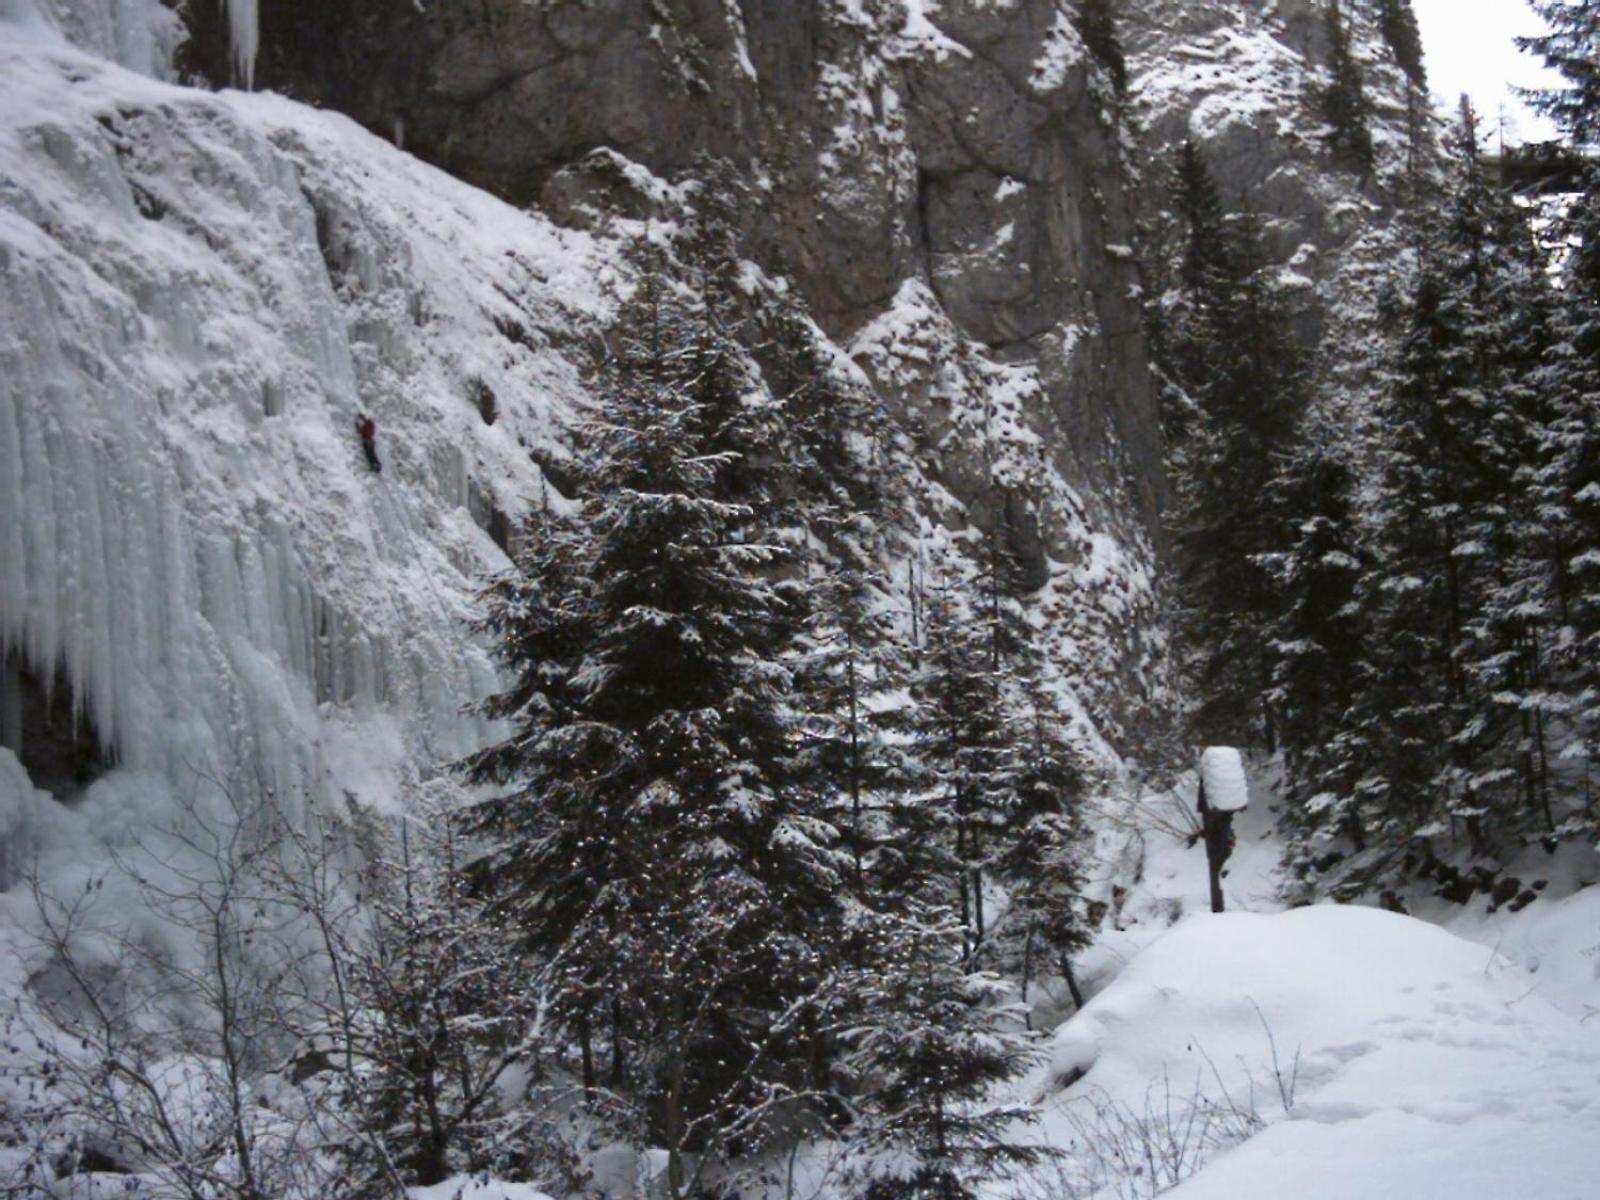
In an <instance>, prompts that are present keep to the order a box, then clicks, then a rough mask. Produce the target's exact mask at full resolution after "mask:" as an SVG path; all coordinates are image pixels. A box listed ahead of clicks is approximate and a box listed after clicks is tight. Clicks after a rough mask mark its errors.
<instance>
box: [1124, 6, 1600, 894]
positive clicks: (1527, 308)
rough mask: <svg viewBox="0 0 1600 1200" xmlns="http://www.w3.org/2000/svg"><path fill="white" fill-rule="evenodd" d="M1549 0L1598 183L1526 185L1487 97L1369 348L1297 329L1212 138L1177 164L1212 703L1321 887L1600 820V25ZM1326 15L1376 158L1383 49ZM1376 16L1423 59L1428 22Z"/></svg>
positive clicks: (1350, 110) (1412, 230)
mask: <svg viewBox="0 0 1600 1200" xmlns="http://www.w3.org/2000/svg"><path fill="white" fill-rule="evenodd" d="M1535 7H1536V8H1538V10H1539V11H1540V13H1541V15H1542V16H1544V17H1545V19H1546V20H1547V21H1548V22H1549V23H1550V27H1551V32H1550V33H1549V34H1548V35H1547V36H1543V37H1539V38H1533V39H1529V40H1528V43H1527V48H1528V49H1529V50H1531V51H1533V52H1536V53H1538V54H1541V55H1543V56H1544V58H1545V60H1546V61H1547V62H1549V63H1550V64H1551V66H1552V67H1554V68H1555V69H1556V70H1557V71H1559V72H1561V74H1562V75H1563V76H1564V77H1565V78H1566V80H1567V82H1568V85H1569V86H1568V87H1566V88H1565V89H1562V90H1557V91H1553V92H1549V93H1545V94H1543V95H1541V96H1539V97H1537V98H1536V102H1537V103H1538V104H1539V106H1540V107H1541V109H1542V110H1543V111H1544V112H1546V113H1547V114H1549V115H1550V116H1551V117H1553V118H1554V119H1555V120H1556V122H1557V123H1558V124H1559V126H1560V128H1561V130H1562V131H1563V133H1564V135H1565V138H1566V152H1567V153H1569V154H1571V155H1572V156H1574V160H1575V161H1577V162H1580V163H1581V164H1582V167H1581V178H1582V179H1583V180H1584V183H1583V190H1582V191H1581V192H1579V193H1578V194H1575V195H1573V194H1563V195H1561V196H1559V197H1557V198H1555V199H1553V200H1552V199H1551V198H1549V197H1538V196H1535V197H1521V196H1517V195H1514V194H1513V193H1512V192H1511V191H1509V190H1508V189H1506V188H1504V187H1502V186H1501V184H1500V181H1499V178H1498V177H1497V175H1496V174H1495V171H1494V170H1493V169H1492V167H1491V165H1490V164H1489V163H1488V162H1486V150H1485V145H1486V141H1487V136H1486V134H1485V131H1484V129H1483V128H1482V126H1481V124H1480V122H1479V119H1478V117H1477V115H1476V114H1475V113H1474V112H1473V111H1472V108H1471V106H1470V104H1469V103H1468V102H1467V101H1466V100H1465V99H1463V101H1462V104H1461V107H1460V110H1459V113H1458V114H1457V116H1456V118H1455V120H1454V122H1453V124H1452V125H1451V126H1450V127H1448V128H1447V129H1446V131H1445V133H1444V136H1443V138H1442V146H1441V153H1440V154H1439V156H1438V157H1437V159H1435V158H1434V157H1432V155H1431V152H1430V151H1428V150H1427V149H1426V148H1424V149H1422V150H1419V151H1413V153H1412V159H1413V161H1412V162H1411V163H1410V164H1409V167H1408V180H1407V187H1406V194H1405V196H1404V197H1403V198H1402V199H1401V202H1400V209H1399V212H1398V216H1397V220H1396V222H1395V225H1394V231H1393V234H1392V237H1391V238H1390V239H1389V240H1388V241H1387V242H1386V244H1385V245H1384V247H1383V252H1384V253H1385V254H1386V255H1388V256H1389V259H1390V262H1389V265H1388V266H1387V267H1386V268H1385V269H1384V271H1383V272H1382V275H1381V285H1380V287H1379V289H1378V294H1377V296H1376V298H1375V301H1374V302H1373V307H1374V315H1375V316H1376V318H1377V319H1376V321H1375V322H1374V334H1373V336H1372V337H1371V338H1370V339H1369V340H1367V341H1366V342H1364V343H1363V344H1359V345H1354V346H1336V347H1331V348H1330V347H1326V346H1325V347H1323V348H1322V350H1321V352H1320V355H1313V354H1311V353H1308V352H1307V351H1306V350H1305V348H1304V347H1303V346H1302V345H1300V344H1297V342H1296V341H1295V339H1294V337H1293V334H1292V331H1291V330H1290V328H1289V326H1288V322H1287V318H1286V316H1285V314H1286V313H1287V312H1289V311H1290V309H1291V306H1290V305H1288V304H1285V303H1281V302H1280V301H1279V300H1278V298H1276V297H1275V296H1274V286H1275V280H1274V277H1273V273H1272V272H1271V271H1270V270H1268V269H1267V267H1266V264H1265V262H1264V257H1263V253H1262V250H1261V247H1260V244H1259V238H1258V236H1257V234H1256V233H1255V230H1254V228H1253V224H1252V218H1251V217H1250V215H1249V214H1246V213H1230V212H1227V211H1225V210H1224V208H1223V206H1222V204H1221V202H1220V201H1219V200H1218V197H1217V193H1216V189H1215V187H1214V185H1213V184H1212V183H1211V180H1210V177H1209V175H1208V171H1207V165H1206V163H1205V162H1204V160H1203V156H1202V155H1201V154H1200V152H1199V151H1197V150H1196V149H1195V148H1194V147H1193V146H1186V147H1185V148H1184V154H1183V158H1182V162H1181V164H1180V166H1179V169H1178V173H1177V179H1176V183H1175V187H1174V203H1175V208H1176V211H1177V213H1178V214H1179V216H1180V218H1181V225H1182V229H1183V231H1184V240H1183V251H1182V263H1181V268H1180V272H1179V281H1178V285H1177V286H1176V287H1175V288H1174V289H1173V290H1172V291H1170V292H1169V293H1168V294H1167V295H1166V297H1164V298H1163V301H1162V302H1161V303H1159V304H1158V305H1156V306H1155V308H1154V317H1155V319H1156V321H1157V323H1158V330H1159V333H1160V345H1161V348H1162V355H1163V360H1164V362H1165V365H1166V371H1167V375H1168V380H1169V391H1168V406H1169V411H1170V412H1171V414H1172V415H1171V416H1170V417H1169V421H1168V425H1169V428H1170V430H1171V432H1172V439H1171V444H1170V453H1171V456H1172V465H1173V471H1174V474H1175V475H1176V477H1177V479H1178V481H1179V489H1180V494H1181V501H1180V505H1179V510H1178V513H1177V516H1176V519H1175V522H1174V527H1175V530H1176V536H1177V540H1178V561H1179V566H1180V571H1181V575H1182V579H1181V584H1180V595H1181V599H1180V606H1181V608H1182V611H1183V620H1184V623H1185V628H1186V630H1187V643H1188V646H1189V654H1190V667H1191V668H1192V678H1193V680H1194V682H1195V689H1196V690H1195V693H1194V713H1193V727H1194V729H1195V732H1196V735H1197V737H1198V738H1199V739H1200V740H1201V741H1221V742H1226V743H1237V744H1240V745H1248V746H1252V747H1256V748H1257V749H1259V750H1261V751H1263V752H1265V753H1269V754H1270V753H1281V754H1282V756H1283V762H1284V767H1285V795H1284V800H1285V812H1284V821H1285V822H1286V824H1287V827H1288V830H1289V832H1290V834H1291V845H1292V847H1293V849H1292V851H1291V853H1292V855H1293V867H1294V871H1295V874H1296V876H1297V877H1298V878H1300V879H1301V880H1302V881H1303V882H1304V884H1305V886H1306V887H1307V889H1312V888H1315V887H1318V886H1332V887H1334V889H1335V891H1336V892H1337V893H1343V894H1347V895H1352V896H1353V895H1357V894H1361V893H1363V892H1367V891H1369V890H1370V889H1372V888H1375V887H1379V886H1383V885H1389V884H1393V883H1395V882H1397V881H1399V880H1401V879H1403V878H1408V877H1414V875H1415V873H1416V872H1418V871H1419V870H1422V871H1425V870H1427V869H1428V868H1429V867H1430V865H1431V860H1432V858H1433V856H1435V855H1437V854H1452V853H1455V852H1457V851H1459V850H1462V849H1465V850H1466V851H1468V852H1469V853H1470V854H1471V855H1473V856H1477V857H1481V858H1483V859H1485V860H1487V861H1493V860H1495V859H1496V858H1497V857H1502V856H1505V855H1507V854H1509V853H1511V852H1513V851H1514V850H1515V849H1516V848H1517V847H1519V846H1521V845H1525V844H1527V843H1529V842H1531V841H1536V840H1537V841H1542V842H1544V843H1546V844H1547V845H1549V846H1550V847H1552V848H1553V847H1554V845H1555V844H1556V843H1557V842H1559V841H1561V840H1563V839H1570V838H1580V837H1582V838H1586V837H1592V836H1593V834H1594V830H1595V827H1596V825H1595V823H1596V819H1597V814H1596V808H1595V804H1594V796H1593V790H1592V781H1591V774H1592V763H1593V759H1594V754H1595V751H1596V741H1595V737H1596V732H1595V727H1594V721H1595V718H1596V716H1597V715H1600V707H1597V704H1596V699H1597V696H1596V690H1595V685H1596V679H1595V675H1594V671H1593V668H1592V662H1591V660H1592V658H1593V654H1594V649H1595V647H1596V645H1597V644H1600V643H1597V642H1596V637H1597V634H1600V625H1597V624H1596V621H1597V620H1600V615H1597V610H1596V607H1595V601H1594V596H1593V595H1592V592H1593V579H1594V562H1595V561H1596V553H1597V547H1596V544H1595V525H1594V520H1595V514H1596V509H1595V500H1596V493H1595V483H1596V481H1595V476H1594V471H1595V463H1594V455H1595V445H1596V443H1595V434H1594V430H1595V427H1596V421H1597V416H1600V409H1597V408H1596V401H1597V397H1600V391H1597V383H1600V379H1597V376H1596V363H1597V361H1600V359H1597V351H1600V342H1597V341H1596V336H1597V330H1600V325H1597V321H1596V315H1597V312H1600V308H1597V305H1600V291H1597V289H1596V278H1597V277H1596V270H1595V265H1594V264H1595V262H1596V261H1597V254H1600V226H1597V225H1596V214H1597V211H1600V194H1597V192H1596V174H1595V165H1594V151H1593V147H1594V145H1595V142H1596V124H1595V122H1596V119H1597V118H1596V113H1597V111H1600V107H1597V106H1600V94H1597V93H1596V81H1595V29H1596V22H1597V20H1600V18H1597V16H1596V10H1595V7H1594V6H1593V5H1582V4H1566V3H1547V4H1539V5H1536V6H1535ZM1327 13H1328V31H1329V38H1330V42H1331V43H1332V45H1333V47H1334V62H1335V70H1334V72H1333V79H1332V82H1331V83H1330V85H1329V87H1328V89H1327V91H1326V93H1325V94H1324V114H1325V117H1326V120H1327V123H1328V131H1329V132H1328V139H1329V145H1330V147H1331V148H1332V149H1334V150H1335V151H1336V152H1337V153H1338V154H1339V155H1340V157H1341V159H1342V160H1343V161H1344V162H1346V164H1347V169H1349V170H1352V171H1358V170H1365V169H1367V167H1368V166H1369V165H1370V156H1371V137H1370V135H1369V133H1368V132H1367V129H1366V117H1365V114H1366V112H1367V109H1368V104H1367V102H1366V100H1365V97H1364V92H1363V87H1362V81H1361V73H1360V68H1359V67H1358V66H1357V65H1356V64H1355V62H1354V61H1353V60H1352V59H1350V57H1349V54H1348V39H1347V37H1346V35H1345V33H1344V30H1343V26H1342V25H1341V23H1340V17H1339V8H1338V5H1337V4H1335V5H1332V6H1330V7H1329V8H1328V9H1327ZM1383 17H1384V23H1383V25H1382V29H1383V32H1384V35H1385V37H1386V38H1388V39H1389V41H1390V44H1391V46H1392V49H1393V52H1394V54H1395V56H1396V59H1397V60H1398V61H1399V62H1400V63H1401V65H1402V66H1404V67H1405V69H1406V71H1407V74H1408V75H1409V76H1411V77H1412V79H1413V80H1415V81H1417V82H1418V83H1420V82H1421V80H1422V79H1423V75H1422V70H1421V66H1420V60H1419V58H1418V56H1417V43H1416V33H1415V23H1414V20H1413V19H1412V18H1410V16H1409V15H1408V13H1407V11H1406V6H1404V5H1385V6H1384V13H1383ZM1364 300H1365V298H1364V297H1350V298H1341V299H1340V300H1339V301H1338V302H1339V303H1344V304H1359V303H1362V302H1364ZM1352 364H1354V365H1353V367H1352ZM1352 380H1354V381H1356V382H1355V383H1354V384H1353V383H1352Z"/></svg>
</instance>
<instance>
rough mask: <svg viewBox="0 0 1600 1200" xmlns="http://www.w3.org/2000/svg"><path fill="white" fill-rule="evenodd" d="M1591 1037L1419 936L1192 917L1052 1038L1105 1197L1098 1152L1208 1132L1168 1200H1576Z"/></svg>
mask: <svg viewBox="0 0 1600 1200" xmlns="http://www.w3.org/2000/svg"><path fill="white" fill-rule="evenodd" d="M1592 1024H1593V1023H1592V1022H1591V1023H1590V1026H1586V1025H1585V1024H1584V1023H1583V1021H1582V1020H1580V1019H1578V1018H1575V1017H1573V1016H1571V1015H1569V1014H1567V1013H1563V1012H1561V1011H1560V1010H1559V1009H1557V1008H1556V1007H1554V1006H1553V1005H1551V1004H1550V1003H1548V1002H1547V1001H1546V1000H1544V999H1543V997H1541V996H1540V995H1538V994H1537V993H1536V991H1535V990H1534V985H1533V981H1532V980H1531V979H1530V978H1529V977H1528V976H1527V975H1525V974H1524V973H1523V972H1522V971H1521V970H1520V969H1518V968H1517V967H1516V966H1514V965H1513V964H1511V963H1510V962H1508V961H1506V960H1505V959H1503V958H1501V957H1500V956H1499V955H1497V954H1495V953H1494V952H1493V951H1491V950H1486V949H1484V948H1483V947H1481V946H1478V945H1474V944H1472V943H1470V942H1466V941H1463V940H1461V939H1459V938H1457V937H1454V936H1452V935H1451V934H1448V933H1446V932H1444V931H1443V930H1440V929H1438V928H1436V927H1434V926H1431V925H1428V924H1426V923H1424V922H1421V921H1417V920H1414V919H1412V918H1409V917H1402V916H1398V915H1395V914H1392V913H1386V912H1381V911H1378V910H1374V909H1364V908H1347V907H1335V906H1317V907H1311V908H1301V909H1295V910H1292V911H1289V912H1284V913H1277V914H1272V915H1259V914H1245V913H1239V914H1234V913H1229V914H1224V915H1220V916H1212V915H1210V914H1197V915H1195V916H1192V917H1189V918H1187V919H1185V920H1183V921H1182V922H1180V923H1179V924H1178V925H1177V926H1176V927H1175V928H1174V929H1173V930H1172V931H1171V932H1169V933H1168V934H1166V935H1165V936H1164V937H1162V938H1161V939H1160V940H1158V941H1156V942H1155V943H1154V944H1153V945H1151V946H1150V947H1149V948H1148V949H1147V950H1145V951H1144V952H1143V953H1142V954H1140V955H1139V956H1138V957H1137V958H1136V959H1134V960H1133V962H1132V963H1131V964H1130V965H1129V966H1128V967H1127V969H1126V970H1125V971H1124V972H1123V973H1122V975H1121V976H1120V977H1119V978H1118V979H1117V980H1116V981H1115V982H1114V983H1113V984H1111V986H1110V987H1108V988H1107V989H1106V990H1105V991H1104V992H1102V993H1101V994H1100V995H1099V996H1097V997H1095V999H1094V1000H1092V1001H1091V1002H1090V1003H1089V1005H1088V1006H1087V1007H1086V1008H1085V1009H1084V1011H1083V1012H1082V1013H1080V1014H1079V1015H1078V1016H1076V1017H1075V1018H1073V1019H1072V1020H1071V1021H1069V1022H1068V1023H1067V1024H1066V1025H1065V1026H1064V1027H1062V1029H1061V1030H1060V1031H1059V1032H1058V1033H1057V1035H1056V1039H1055V1046H1054V1060H1053V1063H1052V1071H1053V1073H1054V1075H1055V1077H1056V1078H1057V1079H1061V1080H1063V1081H1065V1080H1073V1082H1072V1083H1071V1085H1070V1086H1069V1087H1068V1088H1067V1089H1066V1091H1065V1092H1064V1093H1063V1094H1062V1095H1061V1096H1060V1097H1058V1098H1057V1099H1056V1100H1055V1101H1054V1102H1053V1104H1052V1108H1051V1112H1050V1115H1049V1118H1048V1123H1049V1129H1050V1131H1051V1133H1052V1135H1053V1137H1054V1140H1056V1141H1057V1143H1058V1144H1061V1145H1068V1144H1073V1149H1072V1152H1071V1154H1070V1155H1069V1158H1068V1160H1067V1168H1068V1169H1069V1171H1076V1172H1079V1173H1080V1174H1079V1176H1078V1178H1079V1180H1080V1183H1082V1184H1091V1185H1092V1184H1093V1183H1094V1182H1095V1176H1094V1172H1095V1171H1096V1170H1097V1169H1100V1168H1101V1167H1102V1166H1103V1164H1101V1163H1100V1162H1099V1160H1098V1159H1097V1157H1096V1155H1103V1153H1104V1148H1103V1146H1102V1147H1101V1148H1100V1149H1096V1148H1095V1147H1094V1146H1093V1145H1092V1143H1090V1142H1086V1141H1085V1135H1086V1134H1089V1133H1092V1132H1093V1131H1094V1130H1097V1129H1098V1130H1099V1131H1100V1133H1101V1135H1102V1139H1103V1138H1104V1135H1106V1134H1107V1133H1108V1132H1110V1131H1111V1130H1112V1129H1117V1128H1120V1129H1122V1130H1124V1131H1126V1130H1127V1128H1128V1125H1127V1120H1126V1118H1127V1117H1129V1116H1131V1117H1133V1118H1134V1119H1135V1120H1136V1121H1137V1120H1143V1121H1145V1122H1146V1123H1147V1124H1149V1125H1151V1126H1152V1127H1154V1128H1155V1129H1157V1130H1163V1129H1164V1130H1166V1131H1167V1132H1172V1133H1179V1134H1182V1133H1183V1130H1184V1129H1185V1127H1186V1126H1185V1123H1186V1122H1187V1121H1188V1120H1189V1117H1190V1115H1191V1113H1196V1112H1198V1113H1199V1114H1200V1115H1201V1119H1202V1120H1204V1119H1206V1117H1207V1116H1208V1115H1209V1117H1210V1119H1211V1121H1212V1124H1211V1125H1210V1129H1211V1130H1212V1133H1213V1134H1214V1135H1216V1140H1215V1143H1214V1144H1213V1145H1212V1146H1211V1147H1210V1150H1211V1151H1212V1152H1215V1153H1217V1155H1218V1156H1217V1157H1215V1158H1214V1159H1212V1161H1210V1162H1209V1163H1207V1164H1204V1165H1201V1161H1199V1160H1203V1158H1204V1157H1205V1155H1204V1153H1197V1155H1196V1161H1191V1162H1190V1164H1189V1165H1190V1167H1191V1169H1192V1168H1196V1167H1198V1168H1199V1173H1198V1174H1196V1175H1194V1177H1193V1178H1191V1179H1190V1180H1189V1181H1188V1182H1187V1183H1184V1184H1183V1185H1182V1186H1180V1187H1178V1188H1177V1189H1176V1190H1174V1191H1172V1192H1171V1193H1170V1194H1171V1195H1172V1196H1173V1197H1175V1198H1177V1200H1281V1198H1283V1197H1294V1200H1323V1198H1326V1200H1350V1198H1352V1197H1358V1196H1373V1197H1378V1196H1383V1197H1390V1196H1394V1197H1400V1196H1404V1197H1407V1200H1422V1198H1429V1197H1437V1198H1438V1200H1504V1198H1505V1197H1510V1196H1530V1197H1532V1196H1537V1197H1539V1198H1540V1200H1584V1198H1587V1197H1592V1196H1593V1195H1594V1194H1595V1192H1594V1180H1595V1179H1597V1178H1600V1029H1597V1028H1593V1027H1592ZM1080 1073H1081V1074H1080ZM1219 1113H1220V1114H1224V1115H1225V1116H1224V1117H1218V1116H1217V1114H1219ZM1117 1114H1121V1118H1120V1119H1119V1117H1118V1116H1117ZM1188 1128H1189V1131H1190V1134H1191V1135H1195V1134H1197V1129H1198V1126H1188ZM1075 1139H1076V1140H1075ZM1230 1142H1242V1144H1237V1145H1236V1146H1234V1147H1233V1148H1231V1149H1230V1148H1229V1143H1230ZM1189 1173H1190V1172H1189V1171H1183V1172H1182V1174H1189ZM1156 1175H1157V1177H1160V1169H1159V1168H1158V1169H1157V1171H1156ZM1106 1178H1109V1176H1107V1177H1106ZM1147 1178H1148V1177H1147ZM1168 1182H1173V1180H1169V1181H1168ZM1085 1194H1087V1193H1085ZM1109 1194H1114V1195H1123V1194H1125V1193H1124V1192H1113V1193H1109ZM1134 1194H1137V1195H1140V1196H1143V1195H1147V1194H1149V1193H1148V1192H1146V1191H1142V1190H1141V1191H1137V1192H1136V1193H1134Z"/></svg>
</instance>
